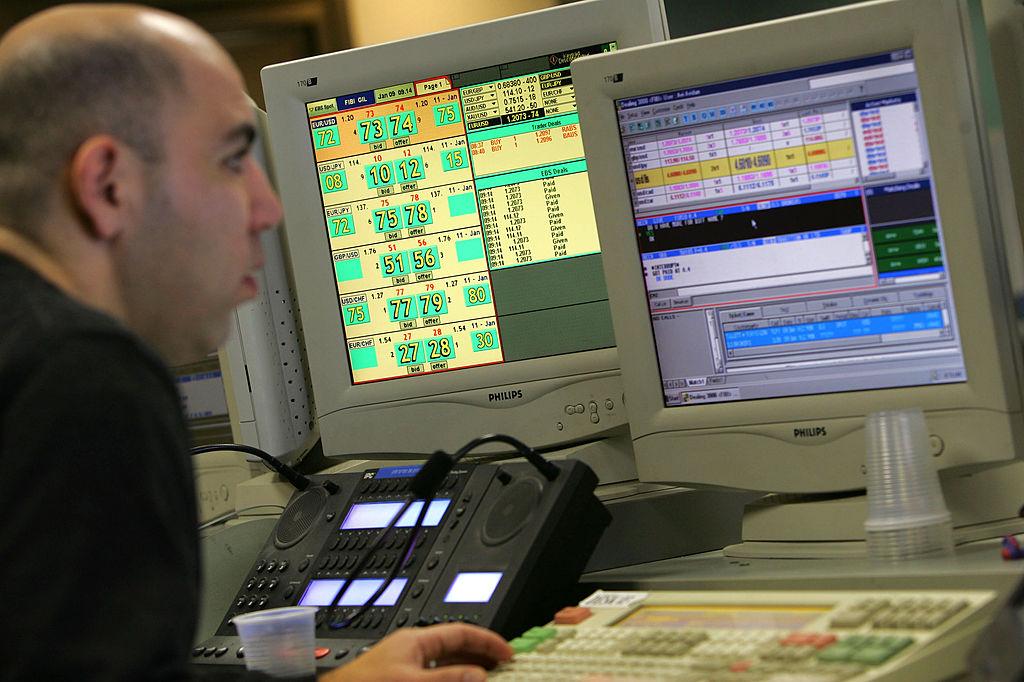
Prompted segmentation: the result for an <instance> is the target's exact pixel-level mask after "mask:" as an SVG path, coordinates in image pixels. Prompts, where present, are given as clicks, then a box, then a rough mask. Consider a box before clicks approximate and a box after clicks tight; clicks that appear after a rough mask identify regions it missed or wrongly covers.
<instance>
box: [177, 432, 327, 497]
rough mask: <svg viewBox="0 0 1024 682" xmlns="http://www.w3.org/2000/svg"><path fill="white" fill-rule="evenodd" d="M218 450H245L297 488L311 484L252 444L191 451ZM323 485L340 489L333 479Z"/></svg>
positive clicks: (202, 446) (205, 447)
mask: <svg viewBox="0 0 1024 682" xmlns="http://www.w3.org/2000/svg"><path fill="white" fill-rule="evenodd" d="M218 450H230V451H234V452H244V453H245V454H247V455H254V456H256V457H259V458H260V459H261V460H263V461H264V462H265V463H266V464H267V466H269V467H270V468H271V469H273V470H274V471H276V472H277V473H279V474H281V476H283V477H284V478H285V479H286V480H287V481H288V482H289V483H291V484H292V486H294V487H295V489H296V490H305V489H306V488H308V487H309V486H310V484H311V483H312V481H310V480H309V479H308V478H306V477H305V476H303V475H302V474H300V473H299V472H297V471H295V469H292V468H291V467H290V466H288V465H287V464H285V463H284V462H281V461H279V460H278V459H277V458H276V457H274V456H273V455H271V454H269V453H267V452H264V451H263V450H260V449H259V448H254V447H252V446H251V445H242V444H239V443H218V444H215V445H199V446H196V447H194V448H192V449H191V450H190V451H189V452H190V453H191V454H192V455H201V454H203V453H204V452H217V451H218ZM323 487H324V488H326V489H327V492H329V493H330V494H332V495H333V494H334V493H336V492H338V490H340V488H339V487H338V484H337V483H335V482H334V481H331V480H325V481H323Z"/></svg>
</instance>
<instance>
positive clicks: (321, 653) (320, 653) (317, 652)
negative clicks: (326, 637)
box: [313, 646, 331, 658]
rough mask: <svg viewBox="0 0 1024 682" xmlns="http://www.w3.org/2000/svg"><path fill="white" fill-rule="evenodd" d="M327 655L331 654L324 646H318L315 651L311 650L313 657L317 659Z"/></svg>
mask: <svg viewBox="0 0 1024 682" xmlns="http://www.w3.org/2000/svg"><path fill="white" fill-rule="evenodd" d="M329 653H331V650H330V649H328V648H327V647H325V646H318V647H317V648H316V649H313V655H314V656H316V657H317V658H323V657H324V656H326V655H327V654H329Z"/></svg>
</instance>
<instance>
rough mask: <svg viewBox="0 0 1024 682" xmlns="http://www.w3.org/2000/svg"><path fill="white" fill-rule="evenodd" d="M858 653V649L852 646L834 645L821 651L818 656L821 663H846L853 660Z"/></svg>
mask: <svg viewBox="0 0 1024 682" xmlns="http://www.w3.org/2000/svg"><path fill="white" fill-rule="evenodd" d="M856 652H857V649H855V648H854V647H852V646H846V645H843V644H833V645H832V646H830V647H827V648H825V649H822V650H821V651H819V652H818V653H817V654H816V656H817V658H818V660H819V661H822V662H825V663H846V662H848V661H851V660H853V655H854V654H855V653H856Z"/></svg>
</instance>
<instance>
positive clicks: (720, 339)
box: [573, 0, 1022, 492]
mask: <svg viewBox="0 0 1024 682" xmlns="http://www.w3.org/2000/svg"><path fill="white" fill-rule="evenodd" d="M926 6H927V8H926ZM974 9H976V3H969V2H960V3H958V2H953V1H949V2H942V3H932V2H928V3H921V2H917V1H916V0H911V1H908V2H882V3H870V4H868V5H863V6H855V7H852V8H847V9H839V10H833V11H828V12H822V13H817V14H813V15H806V16H802V17H797V18H794V19H791V20H782V21H776V22H769V23H765V24H761V25H756V26H752V27H746V28H742V29H735V30H730V31H723V32H719V33H715V34H709V35H706V36H699V37H695V38H689V39H684V40H680V41H672V42H671V43H664V44H662V45H660V46H652V47H649V48H640V49H636V50H630V51H626V52H622V53H619V54H617V55H614V56H610V57H606V58H597V59H592V60H585V61H581V62H579V63H577V64H576V65H574V67H573V76H574V78H575V82H576V85H577V88H578V92H579V93H580V99H579V103H580V111H581V116H582V123H583V127H584V132H585V135H586V138H585V144H586V149H587V155H588V159H589V160H590V163H591V168H592V171H591V181H592V183H593V185H594V186H595V187H598V186H600V187H604V188H606V191H604V192H601V193H597V192H595V205H596V208H597V215H598V223H599V230H600V234H601V240H602V244H603V245H604V247H605V254H606V255H605V257H606V262H605V265H606V272H607V274H608V283H609V290H610V292H611V303H612V311H613V317H614V321H615V329H616V336H617V340H618V343H619V349H620V357H621V358H622V367H623V377H624V383H625V386H626V395H627V398H628V400H629V407H630V424H631V430H632V434H633V438H634V447H635V449H636V452H637V467H638V471H639V472H640V476H641V479H645V480H652V481H683V482H689V483H697V484H711V485H725V486H730V487H738V488H746V489H752V490H767V491H785V492H825V491H841V490H850V489H857V488H863V487H864V473H863V469H862V464H863V461H864V441H863V431H862V425H863V420H864V416H865V415H866V414H867V413H869V412H872V411H876V410H881V409H893V408H901V407H912V406H918V407H923V408H924V409H925V411H926V414H927V417H928V424H929V428H930V430H931V432H932V440H931V446H932V450H933V454H935V455H936V458H935V459H936V462H937V464H938V466H939V467H941V468H945V467H954V466H964V465H972V464H973V465H978V464H981V463H987V462H992V461H998V460H1007V459H1011V458H1013V457H1014V456H1015V453H1016V451H1017V448H1018V447H1019V445H1020V443H1021V437H1022V433H1021V426H1022V421H1021V404H1020V401H1021V398H1020V394H1021V384H1020V347H1019V341H1018V339H1017V337H1016V333H1015V331H1014V326H1013V309H1012V302H1011V301H1012V298H1011V296H1010V292H1009V287H1008V277H1007V271H1006V265H1005V261H1006V259H1005V258H1004V256H1003V253H1002V236H1001V231H1002V230H1003V229H1004V225H1003V223H1002V222H1001V220H1000V217H999V215H998V212H997V210H996V207H997V204H998V202H997V201H996V199H995V197H994V183H992V182H991V178H990V177H989V173H990V172H991V169H992V168H993V165H992V164H991V163H990V156H991V154H993V153H1002V150H992V149H988V148H987V146H986V145H985V134H986V133H985V126H986V125H988V123H986V121H985V120H984V119H983V117H982V113H983V112H980V111H976V104H977V103H978V102H977V100H976V99H975V97H974V94H973V93H974V89H976V88H978V87H979V86H980V84H981V81H980V79H981V78H983V77H984V76H985V75H986V73H985V70H984V69H985V66H984V63H983V56H984V55H983V54H982V50H983V47H982V46H979V45H976V44H974V42H973V41H974V40H975V39H976V36H977V34H976V33H972V31H971V29H970V26H971V22H972V20H973V19H972V17H973V14H972V13H973V12H974ZM712 56H713V58H712ZM1006 218H1008V223H1007V224H1008V225H1011V224H1012V221H1013V219H1014V218H1015V216H1006Z"/></svg>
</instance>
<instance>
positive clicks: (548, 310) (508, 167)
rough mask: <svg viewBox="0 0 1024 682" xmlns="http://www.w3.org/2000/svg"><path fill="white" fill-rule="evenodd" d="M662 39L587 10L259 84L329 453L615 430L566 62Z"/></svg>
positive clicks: (301, 68)
mask: <svg viewBox="0 0 1024 682" xmlns="http://www.w3.org/2000/svg"><path fill="white" fill-rule="evenodd" d="M664 27H665V23H664V14H663V9H662V7H661V5H660V2H656V1H651V0H634V1H631V2H621V1H610V0H596V1H591V2H581V3H576V4H573V5H569V6H566V7H560V8H555V9H552V10H543V11H540V12H534V13H530V14H525V15H520V16H517V17H512V18H510V19H504V20H499V21H494V22H488V23H485V24H479V25H476V26H471V27H466V28H462V29H456V30H453V31H446V32H443V33H437V34H432V35H428V36H423V37H420V38H414V39H410V40H403V41H399V42H395V43H389V44H385V45H379V46H374V47H369V48H360V49H356V50H350V51H347V52H341V53H336V54H331V55H324V56H321V57H315V58H312V59H308V60H301V61H298V62H291V63H287V64H282V65H276V66H271V67H267V69H265V70H264V74H263V78H264V87H265V92H266V95H267V109H268V115H269V121H270V138H271V146H272V150H273V156H274V162H275V167H276V169H277V178H278V183H279V186H280V190H281V195H282V199H283V201H284V205H285V214H286V225H287V228H286V236H287V242H288V249H289V252H290V257H291V267H292V271H293V276H294V279H295V286H296V294H297V300H298V304H299V314H300V317H301V321H302V327H303V336H304V339H305V344H306V350H307V356H308V362H309V369H310V374H311V381H312V386H313V394H314V402H315V404H316V413H317V420H318V422H319V425H320V431H321V435H322V437H323V438H324V444H325V451H326V452H328V454H334V453H341V452H354V451H363V452H365V451H371V452H372V451H394V452H412V453H420V452H425V451H426V452H429V451H430V450H433V449H436V448H454V447H458V446H460V445H462V444H463V443H465V442H466V441H468V440H469V439H470V438H472V437H474V436H478V435H481V434H483V433H487V432H504V433H510V434H512V435H517V436H519V437H520V438H522V439H524V440H527V441H528V442H530V443H531V444H534V445H550V444H555V443H570V442H574V441H579V440H585V439H588V438H595V437H600V436H602V435H604V434H607V433H610V432H613V431H615V430H617V429H618V430H622V429H623V428H624V425H625V411H624V409H623V406H622V390H621V384H620V382H619V379H618V371H617V370H618V361H617V357H616V353H615V339H614V336H613V333H612V326H611V317H610V313H609V309H608V302H607V293H606V287H605V284H604V276H603V270H602V267H601V261H600V258H601V257H600V246H599V244H598V238H597V229H596V224H595V218H594V213H593V207H592V203H591V197H590V190H589V184H588V182H587V172H588V164H587V161H586V159H585V158H584V154H583V146H582V142H581V135H580V129H579V122H578V114H577V113H576V105H575V92H574V87H573V83H572V79H571V76H570V73H569V64H570V63H571V62H572V61H573V60H574V59H576V58H578V57H580V56H583V55H588V54H595V53H602V52H609V51H614V50H616V49H619V48H623V47H630V46H635V45H640V44H645V43H649V42H652V41H655V40H660V39H663V38H664V37H666V34H665V28H664Z"/></svg>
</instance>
